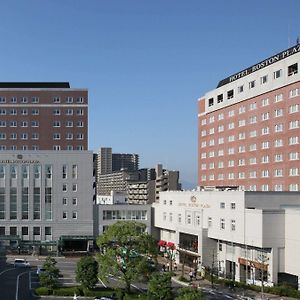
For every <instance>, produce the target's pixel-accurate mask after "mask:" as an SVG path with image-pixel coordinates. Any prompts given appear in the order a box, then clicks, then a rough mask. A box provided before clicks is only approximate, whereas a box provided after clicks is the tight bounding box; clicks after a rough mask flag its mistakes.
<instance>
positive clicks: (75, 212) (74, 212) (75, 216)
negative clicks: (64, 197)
mask: <svg viewBox="0 0 300 300" xmlns="http://www.w3.org/2000/svg"><path fill="white" fill-rule="evenodd" d="M72 219H77V211H73V212H72Z"/></svg>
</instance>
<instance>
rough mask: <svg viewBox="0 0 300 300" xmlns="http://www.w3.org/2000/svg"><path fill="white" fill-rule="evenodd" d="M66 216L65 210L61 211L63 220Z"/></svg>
mask: <svg viewBox="0 0 300 300" xmlns="http://www.w3.org/2000/svg"><path fill="white" fill-rule="evenodd" d="M67 217H68V214H67V212H66V211H63V213H62V218H63V219H64V220H65V219H67Z"/></svg>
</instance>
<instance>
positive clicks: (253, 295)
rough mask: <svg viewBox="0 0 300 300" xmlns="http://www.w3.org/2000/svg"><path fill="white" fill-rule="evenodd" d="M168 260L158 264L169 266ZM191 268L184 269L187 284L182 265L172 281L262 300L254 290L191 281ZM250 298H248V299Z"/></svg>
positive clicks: (287, 299) (278, 298)
mask: <svg viewBox="0 0 300 300" xmlns="http://www.w3.org/2000/svg"><path fill="white" fill-rule="evenodd" d="M167 262H168V261H167V259H165V258H163V257H159V258H158V263H159V264H160V265H161V266H162V265H163V264H164V265H166V264H167ZM190 269H191V268H190V267H188V266H185V268H184V278H185V279H186V282H183V281H180V280H179V278H180V277H181V276H182V264H178V265H177V270H176V271H175V270H172V271H173V273H175V276H173V277H172V281H173V282H176V283H177V284H180V285H182V286H192V287H197V288H200V289H206V290H214V291H217V292H224V293H226V294H229V295H230V294H231V295H235V296H240V297H241V299H249V300H250V299H255V300H259V299H261V294H260V293H258V292H255V291H252V290H246V289H243V288H238V287H236V288H235V289H234V291H233V290H231V289H229V288H228V287H225V286H223V285H222V284H220V283H214V285H213V287H212V284H211V282H210V281H208V280H206V279H200V277H198V278H196V279H195V278H193V280H192V281H190V277H189V272H190ZM247 297H248V298H247ZM275 299H276V300H295V299H296V298H291V297H283V296H278V295H272V294H267V293H264V300H275Z"/></svg>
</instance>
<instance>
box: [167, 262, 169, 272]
mask: <svg viewBox="0 0 300 300" xmlns="http://www.w3.org/2000/svg"><path fill="white" fill-rule="evenodd" d="M169 271H170V264H169V263H167V272H169Z"/></svg>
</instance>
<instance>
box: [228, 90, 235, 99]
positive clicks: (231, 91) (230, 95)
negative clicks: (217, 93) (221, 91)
mask: <svg viewBox="0 0 300 300" xmlns="http://www.w3.org/2000/svg"><path fill="white" fill-rule="evenodd" d="M233 95H234V93H233V90H230V91H228V92H227V99H232V98H233Z"/></svg>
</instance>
